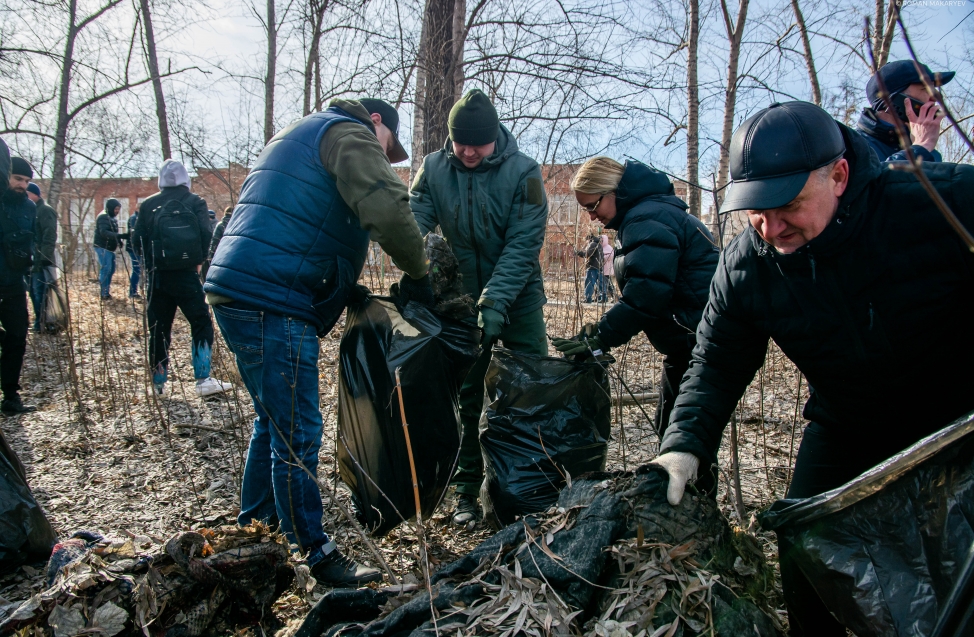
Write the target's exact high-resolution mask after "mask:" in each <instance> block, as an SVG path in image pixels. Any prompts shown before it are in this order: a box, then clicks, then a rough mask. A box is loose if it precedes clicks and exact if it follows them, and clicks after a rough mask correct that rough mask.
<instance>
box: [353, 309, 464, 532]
mask: <svg viewBox="0 0 974 637" xmlns="http://www.w3.org/2000/svg"><path fill="white" fill-rule="evenodd" d="M479 354H480V330H479V329H477V328H476V327H474V326H471V325H469V324H466V323H461V322H459V321H453V320H451V319H448V318H443V317H441V316H439V315H437V314H436V313H435V312H433V311H431V310H429V309H428V308H426V307H423V306H422V305H419V304H416V303H410V304H408V305H407V306H406V307H405V308H404V309H403V311H402V312H401V313H400V311H399V310H398V309H397V308H396V305H395V304H394V303H393V302H392V301H390V300H389V299H385V298H382V297H371V298H369V299H368V300H366V301H365V302H364V303H363V304H361V305H357V306H352V307H349V309H348V315H347V318H346V320H345V333H344V335H343V336H342V342H341V345H340V347H339V385H338V438H339V444H338V467H339V475H340V476H341V478H342V480H343V481H344V482H345V484H346V485H348V487H349V489H351V491H352V497H353V501H354V502H355V505H356V509H357V514H358V516H359V520H360V521H361V522H362V524H363V525H364V526H366V527H367V528H369V529H371V531H372V532H373V533H375V534H376V535H383V534H385V533H388V532H389V531H390V530H391V529H393V528H395V527H396V526H398V525H399V524H400V523H401V522H403V521H404V520H405V519H412V518H415V515H416V505H415V500H414V495H413V480H412V476H411V472H410V466H409V458H408V455H407V451H406V437H405V434H404V432H403V425H402V417H401V415H400V410H399V399H398V396H397V395H396V393H395V392H396V370H397V369H398V370H399V377H400V380H401V383H402V392H403V401H404V405H405V413H406V420H407V422H408V424H409V435H410V440H411V441H412V452H413V459H414V462H415V466H416V475H417V478H418V483H419V492H420V498H421V501H422V511H423V516H424V518H428V517H429V516H431V515H432V514H433V511H434V510H435V509H436V507H437V505H439V503H440V500H442V498H443V495H444V493H445V492H446V488H447V486H449V483H450V478H451V477H452V476H453V470H454V468H455V467H456V463H457V458H458V455H459V452H460V411H459V410H460V407H459V392H460V384H461V383H462V382H463V378H464V377H465V376H466V374H467V371H469V369H470V367H471V366H472V365H473V364H474V362H475V361H476V359H477V356H478V355H479Z"/></svg>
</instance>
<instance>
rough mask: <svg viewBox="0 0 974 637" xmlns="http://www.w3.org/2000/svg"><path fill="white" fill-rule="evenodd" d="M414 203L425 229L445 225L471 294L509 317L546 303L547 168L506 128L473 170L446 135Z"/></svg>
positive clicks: (416, 187)
mask: <svg viewBox="0 0 974 637" xmlns="http://www.w3.org/2000/svg"><path fill="white" fill-rule="evenodd" d="M409 206H410V208H411V209H412V211H413V214H414V215H415V216H416V222H417V223H418V224H419V229H420V232H421V233H422V234H423V235H424V236H425V235H426V234H427V233H429V232H432V231H433V230H435V229H436V226H439V227H440V231H441V233H442V234H443V236H444V237H445V238H446V240H447V242H449V244H450V247H451V248H452V249H453V252H454V253H455V254H456V256H457V259H458V260H459V261H460V271H461V273H462V274H463V288H464V292H466V293H467V294H470V295H471V296H472V297H473V298H475V299H477V303H478V305H480V306H482V307H489V308H493V309H495V310H497V311H498V312H500V313H501V314H504V315H505V316H520V315H522V314H527V313H528V312H532V311H534V310H536V309H538V308H539V307H541V306H542V305H544V304H545V301H546V300H547V299H546V298H545V294H544V284H543V282H542V279H541V264H540V263H539V255H540V254H541V245H542V244H543V243H544V233H545V226H546V224H547V219H548V200H547V197H546V196H545V192H544V185H543V183H542V180H541V168H540V167H539V166H538V162H536V161H534V160H533V159H531V158H530V157H528V156H527V155H525V154H524V153H522V152H520V151H518V149H517V142H516V141H515V139H514V136H513V135H511V133H510V131H508V130H507V128H505V127H504V126H503V125H501V127H500V134H499V135H498V137H497V147H496V148H495V150H494V153H493V154H492V155H490V156H489V157H486V158H485V159H484V160H483V161H482V162H481V163H480V165H479V166H477V167H476V168H473V169H468V168H466V167H465V166H464V165H463V163H462V162H461V161H460V160H459V158H457V156H456V155H454V154H453V142H452V141H451V140H450V139H449V138H447V140H446V143H445V144H444V146H443V148H442V149H441V150H439V151H437V152H435V153H432V154H430V155H427V156H426V158H425V159H424V160H423V166H422V168H421V169H420V170H419V172H418V173H417V174H416V178H415V179H414V180H413V185H412V191H411V192H410V197H409Z"/></svg>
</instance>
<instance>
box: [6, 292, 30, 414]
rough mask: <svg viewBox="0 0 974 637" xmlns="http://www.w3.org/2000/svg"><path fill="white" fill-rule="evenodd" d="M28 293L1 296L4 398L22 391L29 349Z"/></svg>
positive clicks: (11, 396)
mask: <svg viewBox="0 0 974 637" xmlns="http://www.w3.org/2000/svg"><path fill="white" fill-rule="evenodd" d="M28 325H29V319H28V317H27V294H26V293H21V294H18V295H17V296H5V297H0V326H2V327H3V334H2V335H0V390H3V397H4V398H13V397H15V396H16V395H17V392H18V391H20V370H21V369H23V367H24V352H25V351H27V327H28Z"/></svg>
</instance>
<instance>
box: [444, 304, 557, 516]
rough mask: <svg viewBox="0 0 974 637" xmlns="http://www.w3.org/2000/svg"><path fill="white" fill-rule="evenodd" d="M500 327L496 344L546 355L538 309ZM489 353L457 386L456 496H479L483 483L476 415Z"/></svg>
mask: <svg viewBox="0 0 974 637" xmlns="http://www.w3.org/2000/svg"><path fill="white" fill-rule="evenodd" d="M510 321H511V322H510V323H509V324H507V325H505V326H504V329H503V331H502V332H501V335H500V339H499V340H500V343H501V345H503V346H504V347H506V348H508V349H512V350H515V351H518V352H527V353H529V354H537V355H539V356H545V355H547V354H548V337H547V336H546V335H545V323H544V313H543V312H542V310H541V308H538V309H537V310H535V311H533V312H529V313H527V314H523V315H521V316H512V317H510ZM490 358H491V351H490V350H489V349H485V350H484V351H483V352H482V353H481V354H480V358H478V359H477V362H476V363H474V365H473V367H472V368H471V369H470V371H469V372H468V373H467V377H466V379H464V381H463V385H462V386H461V387H460V397H459V398H460V424H461V425H462V427H463V436H461V438H460V458H459V460H458V461H457V471H456V473H455V474H453V484H455V485H457V493H461V494H464V495H472V496H474V497H477V496H479V495H480V484H481V483H482V482H483V481H484V456H483V453H482V452H481V450H480V412H481V411H483V408H484V376H485V375H486V374H487V368H488V367H489V366H490Z"/></svg>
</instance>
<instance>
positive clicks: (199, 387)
mask: <svg viewBox="0 0 974 637" xmlns="http://www.w3.org/2000/svg"><path fill="white" fill-rule="evenodd" d="M228 389H233V385H232V384H231V383H228V382H225V381H222V380H217V379H215V378H213V377H212V376H210V377H208V378H203V379H201V380H198V381H196V395H197V396H199V397H200V398H205V397H206V396H212V395H213V394H219V393H221V392H225V391H227V390H228Z"/></svg>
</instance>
